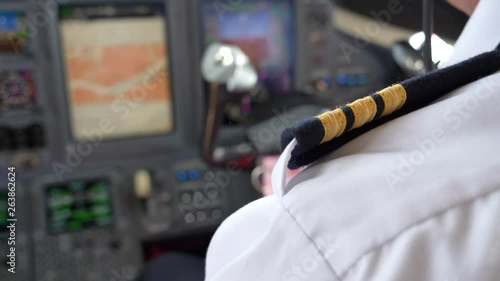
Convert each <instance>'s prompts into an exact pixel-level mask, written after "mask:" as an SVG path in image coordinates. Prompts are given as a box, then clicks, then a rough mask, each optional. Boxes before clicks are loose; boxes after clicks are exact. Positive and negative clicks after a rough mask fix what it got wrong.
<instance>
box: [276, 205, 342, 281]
mask: <svg viewBox="0 0 500 281" xmlns="http://www.w3.org/2000/svg"><path fill="white" fill-rule="evenodd" d="M279 202H280V204H281V206H282V207H283V209H285V211H286V212H287V213H288V215H289V216H290V217H291V218H292V220H293V221H294V222H295V224H296V225H297V227H298V228H299V229H300V230H301V231H302V233H303V234H304V235H305V236H306V237H307V240H309V242H310V243H311V245H313V246H314V248H315V249H316V250H317V251H318V253H320V254H321V257H322V258H323V260H324V261H325V263H326V264H327V266H328V268H329V269H330V271H331V273H332V274H333V276H334V277H335V278H336V280H337V281H340V277H339V275H338V274H337V272H335V269H334V268H333V266H332V265H331V264H330V262H329V261H328V257H327V256H326V255H325V253H323V251H321V249H320V248H319V247H318V245H317V244H316V242H315V241H314V240H313V239H312V238H311V236H310V235H309V234H308V233H307V232H306V230H305V229H304V228H303V227H302V225H301V224H300V223H299V222H298V221H297V219H296V218H295V216H294V215H293V214H292V213H291V212H290V210H289V209H288V208H287V207H286V206H285V204H284V203H283V199H282V198H281V199H280V200H279Z"/></svg>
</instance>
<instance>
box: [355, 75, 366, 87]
mask: <svg viewBox="0 0 500 281" xmlns="http://www.w3.org/2000/svg"><path fill="white" fill-rule="evenodd" d="M357 80H358V85H360V86H364V85H366V84H367V83H368V77H366V75H358V78H357Z"/></svg>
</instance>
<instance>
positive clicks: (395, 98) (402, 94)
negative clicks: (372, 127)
mask: <svg viewBox="0 0 500 281" xmlns="http://www.w3.org/2000/svg"><path fill="white" fill-rule="evenodd" d="M377 94H379V95H380V96H381V97H382V99H383V100H384V104H385V108H384V112H382V115H381V116H387V115H389V114H391V113H393V112H395V111H396V110H399V109H400V108H401V107H402V106H403V105H404V104H405V102H406V90H405V88H404V87H403V86H401V84H395V85H392V86H390V87H387V88H385V89H383V90H382V91H379V92H377Z"/></svg>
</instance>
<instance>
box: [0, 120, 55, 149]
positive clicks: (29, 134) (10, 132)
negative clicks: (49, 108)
mask: <svg viewBox="0 0 500 281" xmlns="http://www.w3.org/2000/svg"><path fill="white" fill-rule="evenodd" d="M44 146H45V136H44V131H43V128H42V126H40V125H32V126H29V127H25V128H18V129H13V128H6V127H0V151H6V150H22V149H33V148H42V147H44Z"/></svg>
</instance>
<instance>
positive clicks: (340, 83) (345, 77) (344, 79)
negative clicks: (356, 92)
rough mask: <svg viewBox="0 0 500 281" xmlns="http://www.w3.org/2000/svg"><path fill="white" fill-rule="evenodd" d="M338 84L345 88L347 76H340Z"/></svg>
mask: <svg viewBox="0 0 500 281" xmlns="http://www.w3.org/2000/svg"><path fill="white" fill-rule="evenodd" d="M337 84H339V85H340V86H344V85H346V84H347V76H346V75H343V74H341V75H339V76H337Z"/></svg>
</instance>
